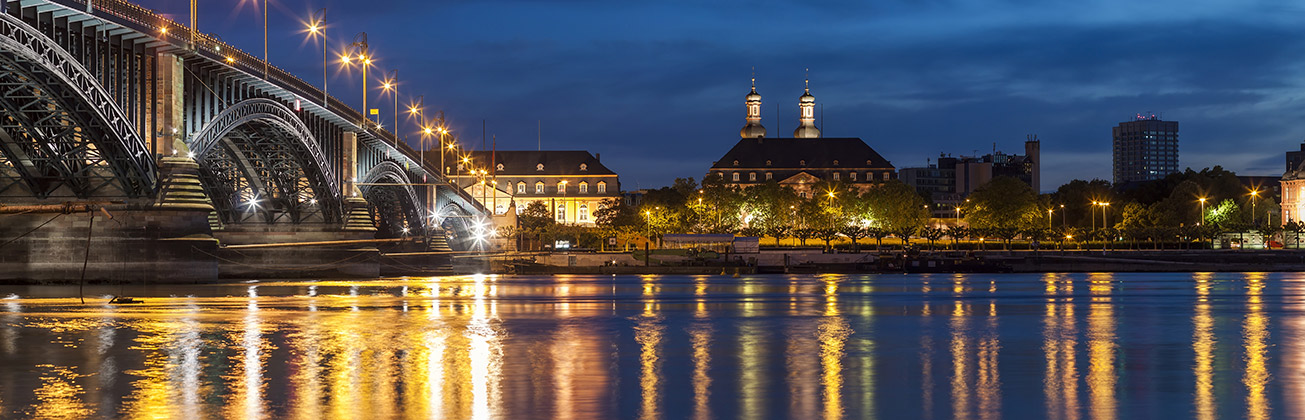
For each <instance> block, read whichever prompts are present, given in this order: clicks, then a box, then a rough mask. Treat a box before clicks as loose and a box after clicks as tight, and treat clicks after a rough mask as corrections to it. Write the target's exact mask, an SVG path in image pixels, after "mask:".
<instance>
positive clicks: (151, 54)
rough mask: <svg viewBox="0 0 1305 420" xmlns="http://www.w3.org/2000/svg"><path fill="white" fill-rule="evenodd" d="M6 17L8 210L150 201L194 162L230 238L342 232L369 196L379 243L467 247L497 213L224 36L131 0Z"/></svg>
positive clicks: (71, 0) (1, 84) (2, 101)
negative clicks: (439, 241)
mask: <svg viewBox="0 0 1305 420" xmlns="http://www.w3.org/2000/svg"><path fill="white" fill-rule="evenodd" d="M0 7H5V10H2V11H0V12H3V13H0V111H2V113H0V203H45V202H55V201H69V200H82V199H116V200H127V201H133V200H134V201H137V202H149V201H150V200H156V199H158V198H159V196H160V186H161V184H162V183H163V180H161V179H160V177H161V175H160V168H159V164H158V162H159V159H160V158H162V157H165V156H176V155H183V156H185V157H190V158H193V159H194V160H195V161H196V162H198V164H199V168H200V169H199V179H200V180H201V183H202V185H203V191H204V193H205V195H206V196H207V197H208V199H209V201H210V202H211V204H212V206H213V207H214V208H215V211H214V217H211V219H212V220H215V221H216V222H217V225H218V226H220V227H221V229H223V230H229V229H234V230H240V229H244V228H252V229H257V230H266V229H269V228H279V229H296V228H299V227H305V228H311V229H315V230H318V231H331V230H338V229H343V228H344V227H345V225H346V222H347V221H348V220H349V213H350V211H351V208H350V205H349V204H348V201H349V199H350V198H351V197H354V196H356V195H359V194H360V195H361V197H362V198H364V199H366V200H367V202H368V207H369V209H370V210H369V213H370V215H371V217H372V220H373V221H374V225H375V227H376V228H377V229H378V230H379V231H378V236H384V237H393V236H400V235H424V234H428V233H429V234H435V232H437V231H441V229H439V227H443V228H446V229H447V230H448V231H449V232H448V233H444V232H439V234H447V235H449V236H450V237H451V239H455V240H454V241H451V242H450V243H451V244H455V245H459V244H464V245H465V244H467V243H468V241H467V239H468V238H470V237H471V236H472V230H473V227H472V226H471V225H472V223H469V222H467V220H472V219H475V218H478V217H483V216H485V215H486V214H487V212H486V210H485V209H484V208H483V207H482V206H480V205H479V204H478V203H477V202H476V201H475V200H474V199H472V198H471V197H469V196H468V195H466V193H464V192H463V191H461V190H460V189H458V188H455V187H453V186H451V185H450V184H448V183H447V181H446V180H445V179H444V177H442V176H441V174H440V173H439V170H438V169H437V168H435V167H434V166H433V165H430V166H423V165H422V164H421V163H420V159H419V158H418V156H419V155H418V153H419V152H418V151H416V150H413V149H412V148H410V147H408V146H407V145H406V144H404V143H402V142H399V141H397V140H396V137H395V135H394V134H392V133H389V132H386V131H383V130H379V129H372V128H367V127H362V126H360V123H361V122H362V121H364V118H363V115H362V114H361V113H359V112H358V111H356V110H354V109H352V108H350V107H349V106H347V105H345V104H344V103H342V102H341V101H339V100H337V99H335V98H332V97H329V96H326V95H324V94H323V92H322V91H321V90H320V89H319V88H317V87H314V86H312V85H310V84H308V83H306V82H304V81H303V80H301V79H299V78H297V77H295V76H294V75H292V74H290V73H288V72H286V71H284V70H281V69H279V68H276V67H274V66H270V65H266V64H265V63H263V62H262V61H261V60H259V59H257V58H255V57H253V56H250V55H249V54H246V53H244V52H243V51H240V50H239V49H237V48H234V47H232V46H230V45H227V44H225V43H223V42H221V41H219V40H218V39H216V38H215V37H213V36H210V35H207V34H203V33H199V32H193V31H191V30H190V29H189V28H187V27H185V26H182V25H179V24H177V23H176V22H173V21H171V20H169V19H167V18H164V17H162V16H160V15H158V14H155V13H153V12H151V11H149V10H146V9H144V8H142V7H139V6H137V5H134V4H132V3H129V2H126V1H122V0H21V1H4V0H0ZM265 69H266V70H265ZM423 180H429V183H426V182H424V181H423ZM434 209H441V210H440V211H438V212H437V211H435V210H434ZM458 247H459V246H455V248H458Z"/></svg>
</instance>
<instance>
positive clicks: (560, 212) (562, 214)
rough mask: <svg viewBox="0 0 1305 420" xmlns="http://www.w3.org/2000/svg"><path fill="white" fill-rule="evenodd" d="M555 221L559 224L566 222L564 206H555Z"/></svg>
mask: <svg viewBox="0 0 1305 420" xmlns="http://www.w3.org/2000/svg"><path fill="white" fill-rule="evenodd" d="M557 221H559V222H565V221H566V204H558V205H557Z"/></svg>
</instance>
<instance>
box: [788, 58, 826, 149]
mask: <svg viewBox="0 0 1305 420" xmlns="http://www.w3.org/2000/svg"><path fill="white" fill-rule="evenodd" d="M810 73H811V69H810V68H808V69H807V77H806V79H805V80H803V85H804V86H805V88H804V91H803V93H802V96H800V97H798V109H799V114H798V121H799V123H798V128H797V129H794V130H793V137H795V138H799V139H814V138H818V137H820V129H819V128H816V97H815V96H811V77H810Z"/></svg>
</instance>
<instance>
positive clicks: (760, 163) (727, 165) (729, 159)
mask: <svg viewBox="0 0 1305 420" xmlns="http://www.w3.org/2000/svg"><path fill="white" fill-rule="evenodd" d="M735 161H738V164H737V165H735V164H734V162H735ZM767 161H770V164H769V165H767V164H766V162H767ZM834 161H838V164H834ZM866 161H869V162H870V163H869V164H866ZM804 162H805V165H804V164H803V163H804ZM766 167H772V168H848V169H864V168H873V169H890V170H891V169H893V164H892V163H890V162H888V160H887V159H884V157H883V156H881V155H879V152H876V151H875V150H874V149H873V148H871V147H870V145H867V144H865V141H862V140H861V139H859V138H856V137H846V138H829V137H825V138H814V139H795V138H751V139H739V142H738V143H736V144H735V145H734V148H732V149H730V151H729V152H726V153H725V156H721V158H720V160H717V161H716V163H714V164H712V166H711V169H716V170H727V169H732V168H766Z"/></svg>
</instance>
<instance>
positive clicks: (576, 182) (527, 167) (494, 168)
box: [427, 150, 622, 225]
mask: <svg viewBox="0 0 1305 420" xmlns="http://www.w3.org/2000/svg"><path fill="white" fill-rule="evenodd" d="M433 153H434V154H435V158H436V159H438V158H439V155H438V152H433ZM430 158H431V156H427V159H430ZM481 171H484V172H481ZM449 178H450V179H452V180H454V182H455V183H456V184H457V185H458V186H460V187H462V188H464V189H467V192H468V193H469V194H471V195H472V196H474V197H476V199H477V200H481V199H482V198H486V200H485V201H484V202H483V204H485V207H486V208H490V209H493V210H494V213H495V214H503V213H506V212H508V211H514V212H515V214H521V212H522V211H524V210H525V208H526V206H527V205H529V204H530V203H533V202H543V203H544V204H545V205H546V206H547V207H548V208H549V209H551V210H552V212H553V214H554V215H555V218H556V220H557V222H558V223H568V224H580V225H592V224H594V216H593V213H594V212H595V211H597V210H598V209H599V208H600V207H601V206H602V205H603V201H604V200H608V199H615V200H620V199H621V198H622V196H621V182H620V179H619V177H618V176H617V174H616V172H613V171H612V170H611V169H608V168H607V167H606V166H603V164H602V163H601V162H600V161H599V157H598V156H597V155H592V154H590V153H589V152H586V151H581V150H574V151H572V150H563V151H558V150H545V151H534V150H529V151H516V150H508V151H504V150H499V151H478V152H471V153H470V155H468V156H467V159H466V161H459V162H457V167H456V168H455V169H454V172H453V173H451V174H450V175H449ZM482 186H484V187H482ZM495 191H497V192H498V193H497V194H496V193H494V192H495Z"/></svg>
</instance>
